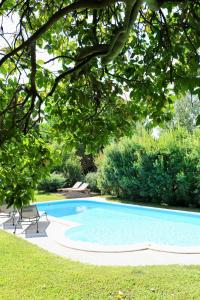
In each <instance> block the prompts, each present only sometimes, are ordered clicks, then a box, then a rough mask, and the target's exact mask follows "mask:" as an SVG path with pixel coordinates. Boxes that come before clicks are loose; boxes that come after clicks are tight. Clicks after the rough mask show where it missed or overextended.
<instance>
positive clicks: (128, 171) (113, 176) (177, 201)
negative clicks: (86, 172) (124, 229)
mask: <svg viewBox="0 0 200 300" xmlns="http://www.w3.org/2000/svg"><path fill="white" fill-rule="evenodd" d="M199 171H200V141H199V132H194V134H190V133H188V132H187V131H186V130H183V129H178V130H173V131H168V132H166V133H164V134H163V136H162V137H161V138H160V139H159V140H154V139H153V138H152V137H151V136H150V135H148V134H147V133H143V134H142V136H133V137H132V138H124V139H122V140H121V141H120V142H118V143H115V144H112V145H110V146H108V147H106V149H105V150H104V154H103V156H101V159H99V162H98V172H99V177H98V187H99V188H100V190H101V192H102V193H110V194H114V195H117V196H120V197H124V198H126V199H134V200H142V201H145V202H156V203H166V204H169V205H182V206H183V205H185V206H190V205H195V206H199V205H200V193H199V191H200V176H199V174H200V172H199Z"/></svg>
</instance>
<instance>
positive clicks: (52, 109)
mask: <svg viewBox="0 0 200 300" xmlns="http://www.w3.org/2000/svg"><path fill="white" fill-rule="evenodd" d="M0 13H1V17H2V19H1V20H2V21H1V42H2V43H1V44H3V47H1V52H0V72H1V75H0V87H1V104H0V125H1V126H0V128H1V129H0V134H1V135H0V143H1V144H2V143H3V142H4V141H5V140H7V139H9V138H11V137H12V136H14V135H15V133H16V131H17V130H20V131H21V132H23V133H25V134H26V133H27V132H28V131H29V130H30V129H31V128H33V127H34V126H35V124H36V123H38V122H41V121H42V120H43V118H44V117H45V118H46V119H49V118H53V120H54V125H55V127H56V128H57V129H58V130H59V131H62V130H64V131H67V132H68V133H69V139H70V141H71V142H73V140H74V139H75V140H76V139H82V142H85V141H86V140H87V142H89V141H91V144H92V147H93V146H94V144H95V145H96V143H97V144H98V142H99V141H100V142H99V144H102V143H104V142H107V136H109V135H112V134H118V135H121V133H122V132H123V131H124V130H126V131H128V128H129V126H130V124H131V122H134V121H135V120H138V119H140V118H144V117H146V116H147V115H148V116H149V117H150V119H152V120H154V122H155V123H158V122H160V121H161V120H162V119H169V117H170V104H171V101H172V100H171V99H170V96H171V94H172V93H176V94H177V93H179V92H184V91H187V90H192V91H195V93H197V94H200V89H199V83H200V78H199V69H198V68H199V50H198V49H199V45H200V34H199V33H200V31H199V23H200V22H199V21H200V3H199V1H198V0H192V1H189V0H188V1H181V0H177V1H170V0H157V1H156V0H147V1H140V0H97V1H93V0H78V1H66V0H62V1H59V0H53V1H36V0H23V1H19V0H18V1H14V0H2V1H1V3H0ZM11 19H15V22H14V25H15V29H14V31H12V32H8V30H7V27H8V26H7V24H8V23H9V21H10V20H11ZM41 51H43V52H45V54H46V59H45V60H42V59H41V57H40V55H39V53H40V52H41ZM53 64H54V68H52V66H53ZM169 83H172V84H173V85H174V87H173V91H172V88H171V89H170V88H169ZM126 91H127V92H128V93H129V100H128V101H127V100H124V98H125V93H126Z"/></svg>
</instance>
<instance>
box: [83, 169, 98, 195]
mask: <svg viewBox="0 0 200 300" xmlns="http://www.w3.org/2000/svg"><path fill="white" fill-rule="evenodd" d="M85 181H86V182H88V183H89V187H90V190H91V191H92V192H96V193H98V192H100V190H99V188H98V186H97V181H98V173H97V172H90V173H87V175H86V177H85Z"/></svg>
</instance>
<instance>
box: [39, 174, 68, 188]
mask: <svg viewBox="0 0 200 300" xmlns="http://www.w3.org/2000/svg"><path fill="white" fill-rule="evenodd" d="M64 184H65V177H63V175H62V174H56V173H55V174H50V176H49V177H47V178H44V179H42V180H40V182H39V184H38V185H37V189H38V190H40V191H44V192H56V191H57V189H59V188H61V187H63V186H64Z"/></svg>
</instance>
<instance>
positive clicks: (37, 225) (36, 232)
mask: <svg viewBox="0 0 200 300" xmlns="http://www.w3.org/2000/svg"><path fill="white" fill-rule="evenodd" d="M36 224H37V231H36V233H39V229H38V221H36Z"/></svg>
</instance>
